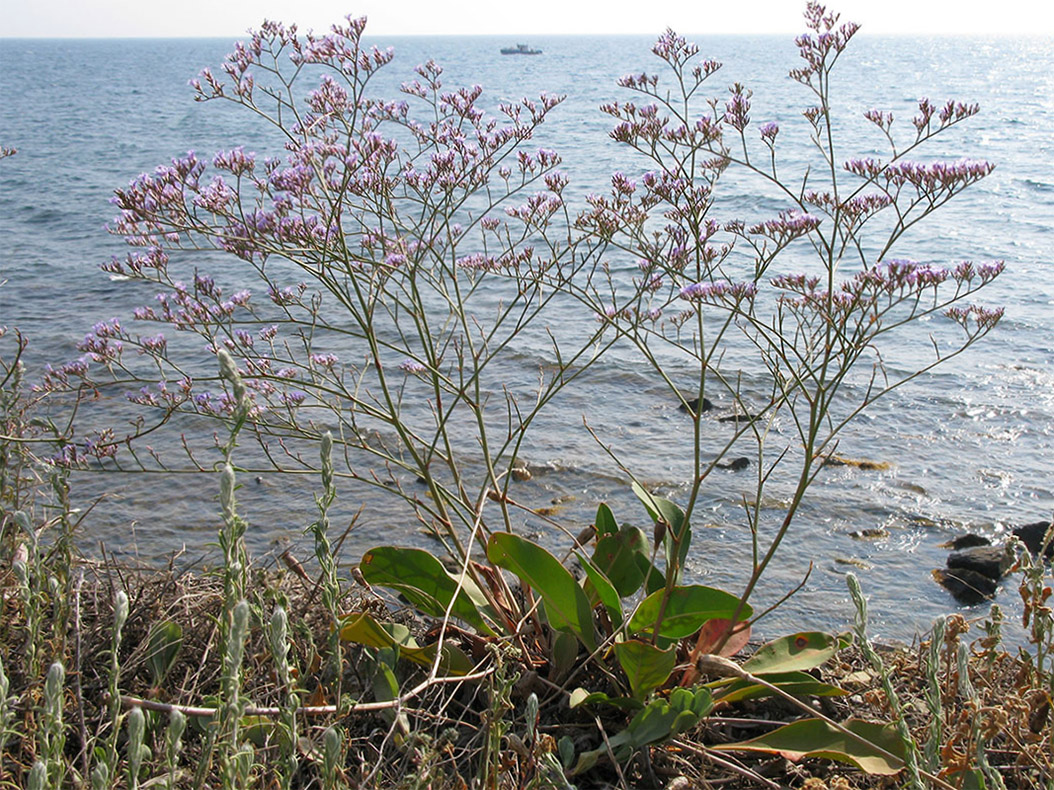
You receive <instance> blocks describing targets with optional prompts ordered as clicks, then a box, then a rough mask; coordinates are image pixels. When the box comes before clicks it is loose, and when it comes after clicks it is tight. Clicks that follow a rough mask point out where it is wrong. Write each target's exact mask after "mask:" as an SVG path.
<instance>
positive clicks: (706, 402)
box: [680, 398, 714, 414]
mask: <svg viewBox="0 0 1054 790" xmlns="http://www.w3.org/2000/svg"><path fill="white" fill-rule="evenodd" d="M680 408H681V411H686V412H690V413H691V414H702V413H703V412H704V411H710V409H712V408H714V404H713V403H712V402H711V401H710V399H709V398H703V407H702V408H699V399H698V398H692V399H691V400H687V401H685V402H684V403H682V404H681V407H680Z"/></svg>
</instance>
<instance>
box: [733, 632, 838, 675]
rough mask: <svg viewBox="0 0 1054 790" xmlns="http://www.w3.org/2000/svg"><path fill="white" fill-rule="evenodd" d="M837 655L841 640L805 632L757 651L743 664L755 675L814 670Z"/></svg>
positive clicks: (789, 636)
mask: <svg viewBox="0 0 1054 790" xmlns="http://www.w3.org/2000/svg"><path fill="white" fill-rule="evenodd" d="M837 652H838V637H836V636H832V635H830V634H823V633H820V632H818V631H806V632H802V633H800V634H790V635H788V636H784V637H781V638H780V639H776V640H774V641H772V642H769V643H768V644H766V645H762V646H761V647H760V648H758V651H757V652H756V653H755V654H754V655H752V656H751V657H750V658H748V659H747V660H746V661H744V662H743V669H745V670H746V671H747V672H749V673H750V674H752V675H763V674H766V673H769V672H794V671H797V670H802V669H813V668H814V667H818V666H820V665H821V664H823V663H824V662H825V661H827V659H829V658H831V656H833V655H834V654H835V653H837Z"/></svg>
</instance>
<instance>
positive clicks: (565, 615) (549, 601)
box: [487, 532, 597, 653]
mask: <svg viewBox="0 0 1054 790" xmlns="http://www.w3.org/2000/svg"><path fill="white" fill-rule="evenodd" d="M487 559H489V560H490V561H491V562H493V563H494V564H495V565H497V566H498V567H500V568H505V570H508V571H512V572H513V573H514V574H516V576H518V577H519V579H520V581H521V582H523V583H524V584H527V585H529V586H530V587H532V588H533V589H534V590H535V591H536V592H537V593H538V595H539V596H540V597H541V599H542V603H543V604H544V605H545V613H546V615H547V616H548V618H549V625H550V626H552V627H553V628H555V629H556V630H557V631H570V632H571V633H573V634H574V635H575V636H577V637H578V638H579V639H580V640H581V641H582V644H583V645H585V646H586V649H587V650H588V651H589V652H590V653H592V652H593V651H594V650H596V648H597V641H596V635H595V634H594V631H593V607H591V606H590V605H589V599H588V598H587V597H586V594H585V591H584V590H583V589H582V588H581V587H580V586H579V585H578V582H576V581H575V578H574V576H572V575H571V572H570V571H568V570H567V568H565V567H564V566H563V565H561V564H560V561H559V560H558V559H556V557H554V556H553V555H552V554H550V553H549V552H548V551H546V550H545V549H543V548H542V547H541V546H538V545H537V544H535V543H531V542H530V541H529V540H524V539H523V538H521V537H519V536H518V535H513V534H512V533H511V532H496V533H495V534H493V535H491V538H490V541H489V542H488V544H487Z"/></svg>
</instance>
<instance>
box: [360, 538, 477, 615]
mask: <svg viewBox="0 0 1054 790" xmlns="http://www.w3.org/2000/svg"><path fill="white" fill-rule="evenodd" d="M359 570H360V571H361V572H362V576H363V578H364V579H366V581H367V582H369V583H370V584H375V585H377V586H379V587H387V588H389V589H391V590H395V591H396V592H398V593H399V594H401V595H402V596H403V597H404V598H406V600H408V601H409V602H410V603H412V604H413V605H414V606H416V607H417V608H418V609H420V610H421V611H422V612H424V613H425V614H428V615H431V616H432V617H442V616H443V615H444V614H445V612H446V610H447V607H448V606H450V602H451V599H453V601H454V604H453V606H452V607H451V614H452V615H454V617H457V618H458V619H460V620H463V621H464V622H466V623H468V624H469V625H471V626H473V627H474V628H476V629H478V630H480V631H482V632H483V633H485V634H490V635H493V634H494V632H493V631H492V630H491V628H490V626H489V625H488V624H487V622H486V621H485V620H484V619H483V616H482V614H481V612H485V611H488V609H489V606H488V604H487V599H486V597H485V596H484V595H483V593H482V592H481V591H480V589H479V587H478V586H477V585H476V583H475V582H474V581H473V580H472V578H471V577H469V576H467V575H466V576H465V578H464V580H463V582H462V584H461V586H460V588H459V587H458V580H457V578H455V577H454V576H452V575H451V574H450V573H448V572H447V570H446V568H444V567H443V564H442V563H441V562H440V561H439V560H438V559H436V558H435V557H434V556H433V555H432V554H430V553H429V552H427V551H423V550H421V549H408V548H396V547H394V546H378V547H376V548H373V549H370V550H369V551H367V552H366V553H365V554H364V555H362V562H361V563H359ZM455 596H456V597H455Z"/></svg>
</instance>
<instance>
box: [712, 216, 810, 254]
mask: <svg viewBox="0 0 1054 790" xmlns="http://www.w3.org/2000/svg"><path fill="white" fill-rule="evenodd" d="M818 227H820V218H819V217H814V216H813V215H812V214H803V213H801V212H798V211H784V212H781V213H780V215H779V216H778V217H776V218H774V219H769V220H765V221H764V222H759V223H757V224H755V225H751V226H750V227H749V228H748V229H747V230H748V231H749V232H750V233H752V234H754V235H756V236H765V237H767V238H770V239H772V240H773V241H775V242H776V243H777V244H779V245H780V246H782V245H784V244H788V243H790V242H791V241H792V240H794V239H796V238H798V237H799V236H804V235H805V234H807V233H810V232H811V231H814V230H816V228H818ZM729 230H734V228H731V227H730V228H729Z"/></svg>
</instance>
